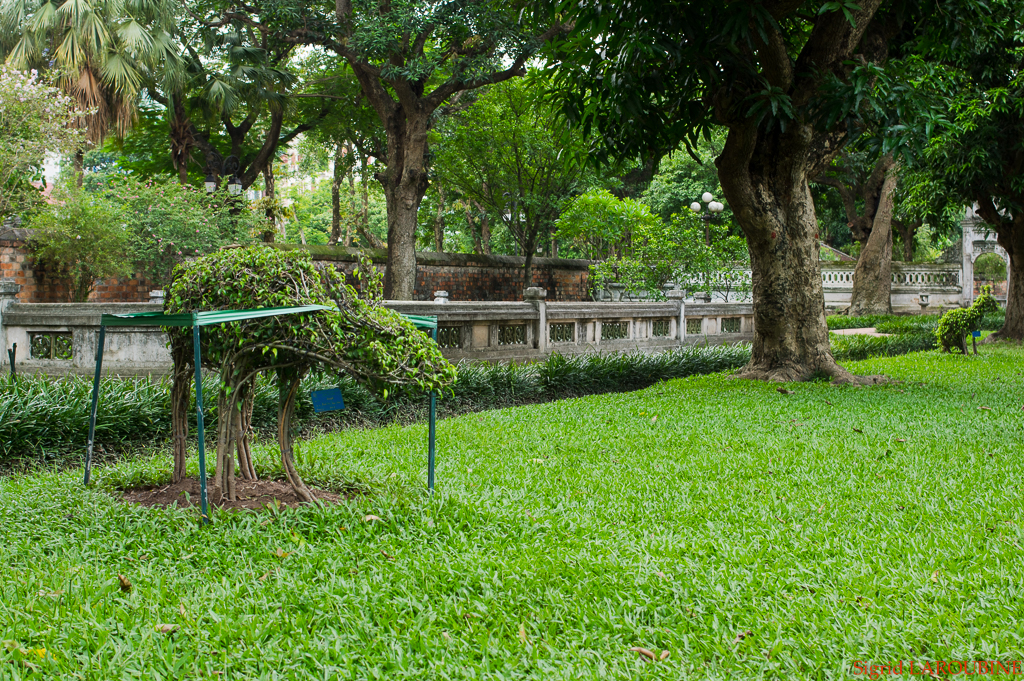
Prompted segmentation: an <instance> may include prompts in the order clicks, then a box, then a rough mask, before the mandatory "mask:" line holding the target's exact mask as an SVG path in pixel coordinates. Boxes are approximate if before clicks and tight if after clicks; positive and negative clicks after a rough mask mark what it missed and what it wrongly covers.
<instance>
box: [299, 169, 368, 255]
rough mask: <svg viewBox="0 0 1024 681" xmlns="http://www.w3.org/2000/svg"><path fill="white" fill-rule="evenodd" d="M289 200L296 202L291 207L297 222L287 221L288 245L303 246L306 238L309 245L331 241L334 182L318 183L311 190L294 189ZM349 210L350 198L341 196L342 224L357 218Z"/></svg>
mask: <svg viewBox="0 0 1024 681" xmlns="http://www.w3.org/2000/svg"><path fill="white" fill-rule="evenodd" d="M346 194H347V188H346ZM288 198H290V199H291V200H292V201H293V203H292V205H291V206H290V208H291V210H292V212H293V215H294V219H292V220H288V222H287V225H286V230H287V233H288V242H289V243H293V244H297V243H302V241H303V238H304V239H305V243H307V244H312V245H322V244H326V243H327V241H328V240H329V239H330V238H331V220H332V219H333V208H332V205H331V183H330V182H318V183H316V185H315V186H314V187H313V190H312V191H306V190H305V189H301V190H300V189H297V188H294V187H293V188H291V189H289V190H288ZM350 208H351V204H350V202H349V200H348V196H342V199H341V220H342V223H343V224H344V223H346V222H351V221H352V220H353V219H354V217H355V216H353V215H352V214H351V210H350Z"/></svg>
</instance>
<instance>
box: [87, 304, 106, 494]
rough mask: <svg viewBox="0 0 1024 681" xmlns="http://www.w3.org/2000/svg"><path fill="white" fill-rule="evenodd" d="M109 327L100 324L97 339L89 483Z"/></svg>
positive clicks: (88, 447)
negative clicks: (104, 351)
mask: <svg viewBox="0 0 1024 681" xmlns="http://www.w3.org/2000/svg"><path fill="white" fill-rule="evenodd" d="M106 336H107V327H105V326H103V325H102V324H101V325H100V337H99V339H98V340H97V341H96V376H95V377H94V378H93V379H92V407H91V408H90V409H89V440H88V444H86V446H85V480H84V481H83V483H84V484H86V485H88V484H89V469H90V468H91V467H92V447H93V443H94V442H95V441H96V409H97V407H98V406H99V402H100V370H101V369H102V368H103V343H104V341H105V340H106Z"/></svg>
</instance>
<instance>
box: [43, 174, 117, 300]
mask: <svg viewBox="0 0 1024 681" xmlns="http://www.w3.org/2000/svg"><path fill="white" fill-rule="evenodd" d="M52 199H53V202H52V203H50V204H49V205H47V206H46V207H45V208H43V209H40V211H39V212H38V213H36V214H35V215H33V216H32V217H31V219H30V222H29V226H30V227H32V228H33V229H34V230H35V233H34V234H33V235H32V238H31V240H30V241H29V248H30V249H31V250H32V253H33V254H34V256H35V258H36V260H38V261H39V263H40V264H42V265H43V266H44V268H45V269H46V272H47V274H48V275H49V276H52V277H54V278H55V279H57V280H58V281H61V282H63V283H64V284H66V285H67V298H68V301H69V302H73V303H84V302H85V301H86V300H88V298H89V293H90V292H91V291H92V289H93V287H94V286H95V285H96V280H97V279H105V278H107V277H121V276H125V275H130V274H132V271H131V270H132V261H131V252H132V250H133V240H132V237H131V232H130V231H129V229H128V226H127V224H126V221H125V220H126V218H125V214H124V212H123V211H122V210H121V208H120V207H119V206H118V205H116V204H114V203H111V202H110V201H107V200H106V199H104V198H103V197H101V196H98V195H95V194H89V193H87V192H84V191H82V189H81V188H79V187H76V186H75V185H74V183H67V184H64V185H61V186H59V187H58V188H57V189H56V190H55V191H54V192H53V194H52Z"/></svg>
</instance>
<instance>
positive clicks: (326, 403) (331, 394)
mask: <svg viewBox="0 0 1024 681" xmlns="http://www.w3.org/2000/svg"><path fill="white" fill-rule="evenodd" d="M309 397H310V399H312V400H313V411H315V412H317V413H318V414H319V413H320V412H322V411H338V410H340V409H344V408H345V399H344V398H343V397H342V396H341V388H329V389H327V390H313V391H311V392H310V393H309Z"/></svg>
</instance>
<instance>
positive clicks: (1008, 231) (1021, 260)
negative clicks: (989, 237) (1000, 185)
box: [965, 214, 1024, 341]
mask: <svg viewBox="0 0 1024 681" xmlns="http://www.w3.org/2000/svg"><path fill="white" fill-rule="evenodd" d="M997 239H998V241H999V245H1000V246H1002V247H1003V248H1005V249H1006V252H1007V254H1009V256H1010V267H1009V268H1007V271H1006V279H1007V281H1006V321H1005V322H1004V323H1003V328H1001V329H999V330H998V331H996V332H995V333H993V334H992V335H991V336H989V338H996V339H1013V340H1017V341H1020V340H1024V214H1021V215H1015V216H1014V219H1013V224H1012V225H1005V226H1003V227H1002V229H1000V230H998V231H997ZM968 284H973V282H965V285H968Z"/></svg>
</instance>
